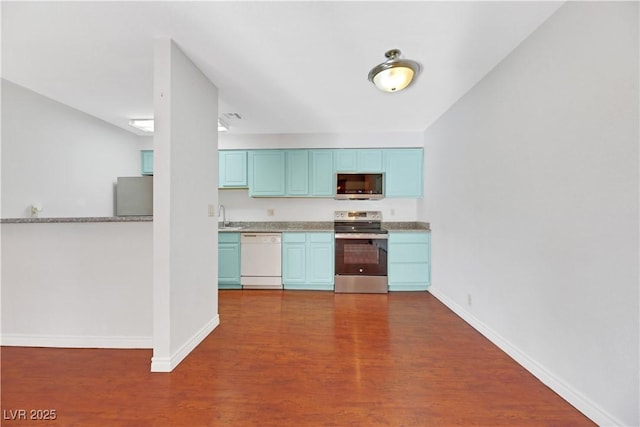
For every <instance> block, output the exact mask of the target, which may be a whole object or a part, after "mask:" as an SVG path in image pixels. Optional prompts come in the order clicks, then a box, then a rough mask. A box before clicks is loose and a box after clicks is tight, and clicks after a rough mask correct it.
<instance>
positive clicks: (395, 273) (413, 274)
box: [389, 264, 429, 283]
mask: <svg viewBox="0 0 640 427" xmlns="http://www.w3.org/2000/svg"><path fill="white" fill-rule="evenodd" d="M423 282H426V283H428V282H429V264H389V283H423Z"/></svg>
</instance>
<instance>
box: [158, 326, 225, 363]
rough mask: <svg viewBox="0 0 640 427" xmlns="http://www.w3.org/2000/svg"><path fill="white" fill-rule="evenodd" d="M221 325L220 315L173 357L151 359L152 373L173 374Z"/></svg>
mask: <svg viewBox="0 0 640 427" xmlns="http://www.w3.org/2000/svg"><path fill="white" fill-rule="evenodd" d="M219 324H220V315H219V314H216V317H214V318H213V319H211V320H210V321H209V322H207V324H206V325H204V326H203V327H202V329H200V330H199V331H198V332H197V333H196V334H195V335H193V336H192V337H191V338H190V339H189V340H187V342H185V343H184V344H183V345H182V346H181V347H180V348H179V349H178V350H177V351H176V352H175V353H174V354H173V355H171V356H169V357H157V356H153V357H152V358H151V372H171V371H173V370H174V369H175V367H176V366H178V365H179V364H180V362H182V360H183V359H184V358H185V357H187V356H188V355H189V353H191V352H192V351H193V349H194V348H196V347H197V346H198V344H200V343H201V342H202V340H204V339H205V338H206V337H207V335H209V334H210V333H211V332H212V331H213V330H214V329H215V328H217V327H218V325H219Z"/></svg>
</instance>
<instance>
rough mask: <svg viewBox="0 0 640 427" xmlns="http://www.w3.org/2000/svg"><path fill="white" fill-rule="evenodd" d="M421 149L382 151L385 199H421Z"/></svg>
mask: <svg viewBox="0 0 640 427" xmlns="http://www.w3.org/2000/svg"><path fill="white" fill-rule="evenodd" d="M422 156H423V154H422V149H421V148H416V149H413V148H411V149H407V148H405V149H390V150H385V151H384V166H385V182H384V185H385V197H422V181H423V177H422Z"/></svg>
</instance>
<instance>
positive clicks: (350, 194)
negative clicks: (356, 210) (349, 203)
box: [335, 172, 384, 200]
mask: <svg viewBox="0 0 640 427" xmlns="http://www.w3.org/2000/svg"><path fill="white" fill-rule="evenodd" d="M383 197H384V174H383V173H341V172H339V173H337V174H336V195H335V198H336V199H346V200H376V199H382V198H383Z"/></svg>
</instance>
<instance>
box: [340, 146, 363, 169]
mask: <svg viewBox="0 0 640 427" xmlns="http://www.w3.org/2000/svg"><path fill="white" fill-rule="evenodd" d="M335 166H336V167H335V169H336V172H356V170H357V169H358V166H357V164H356V150H352V149H343V150H336V151H335Z"/></svg>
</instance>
